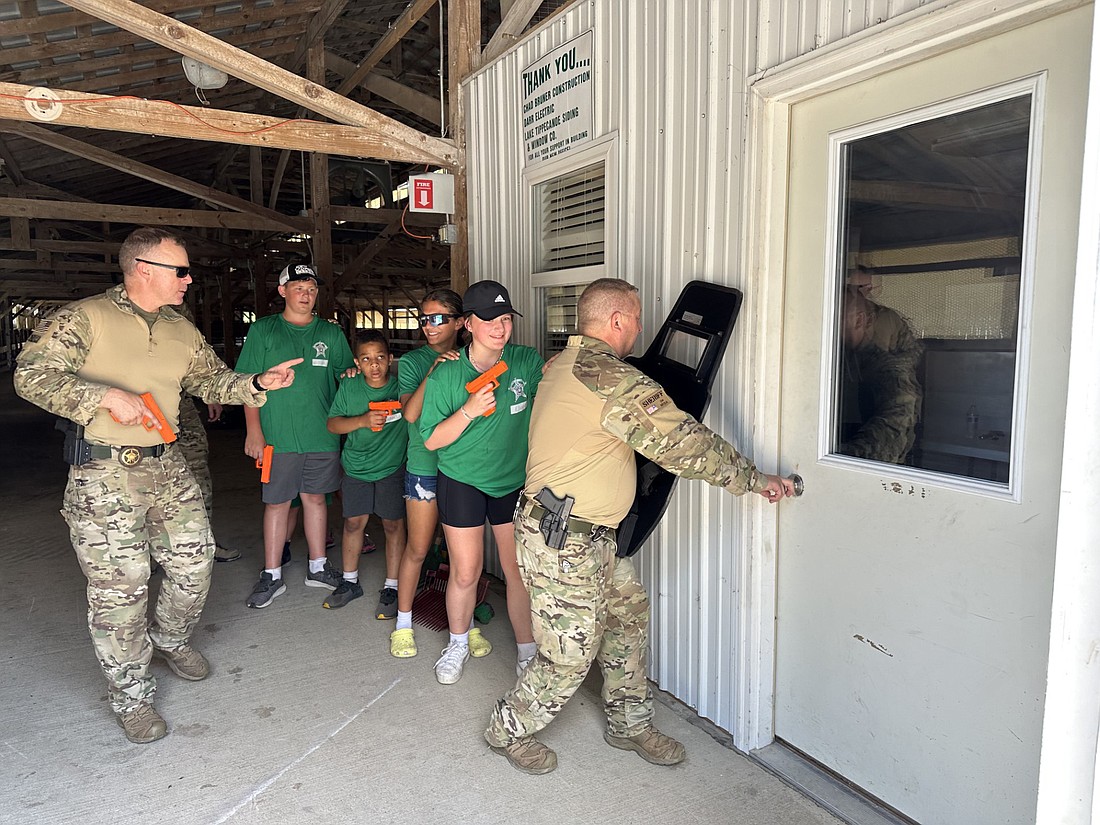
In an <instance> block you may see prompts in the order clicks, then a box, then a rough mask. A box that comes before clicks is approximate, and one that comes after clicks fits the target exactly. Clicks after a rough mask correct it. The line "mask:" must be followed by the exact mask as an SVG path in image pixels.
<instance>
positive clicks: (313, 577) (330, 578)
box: [306, 561, 344, 590]
mask: <svg viewBox="0 0 1100 825" xmlns="http://www.w3.org/2000/svg"><path fill="white" fill-rule="evenodd" d="M343 580H344V575H343V573H341V572H340V571H338V570H337V569H336V568H335V567H333V566H332V565H331V564H329V563H328V562H327V561H326V562H325V566H324V569H322V570H319V571H317V572H316V573H306V587H326V588H328V589H329V590H335V589H336V586H337V585H338V584H340V582H342V581H343Z"/></svg>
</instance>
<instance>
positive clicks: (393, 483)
mask: <svg viewBox="0 0 1100 825" xmlns="http://www.w3.org/2000/svg"><path fill="white" fill-rule="evenodd" d="M341 490H342V494H343V495H342V497H343V499H344V518H355V517H356V516H366V515H370V514H371V513H374V514H375V515H376V516H378V518H384V519H390V520H396V519H399V518H405V498H404V496H403V495H402V493H404V491H405V466H404V465H401V466H400V467H398V468H397V471H396V472H395V473H392V474H391V475H388V476H386V477H385V478H380V479H378V481H361V480H360V479H358V478H352V477H351V476H344V483H343V485H342V487H341Z"/></svg>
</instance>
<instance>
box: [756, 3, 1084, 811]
mask: <svg viewBox="0 0 1100 825" xmlns="http://www.w3.org/2000/svg"><path fill="white" fill-rule="evenodd" d="M1090 22H1091V9H1089V8H1086V9H1080V10H1077V11H1074V12H1070V13H1066V14H1063V15H1060V16H1058V17H1055V18H1052V19H1050V20H1045V21H1041V22H1038V23H1033V24H1032V25H1030V26H1027V27H1025V28H1022V29H1019V30H1016V31H1014V32H1011V33H1008V34H1003V35H1000V36H997V37H993V38H990V39H988V40H984V41H982V42H978V43H973V44H971V45H967V46H966V47H964V48H961V49H958V50H955V51H953V52H949V53H947V54H945V55H941V56H939V57H936V58H933V59H931V60H926V61H923V62H921V63H919V64H916V65H913V66H909V67H906V68H903V69H899V70H895V71H892V72H889V73H887V74H884V75H881V76H878V77H875V78H873V79H870V80H864V81H862V82H860V83H858V84H856V85H853V86H850V87H847V88H845V89H842V90H840V91H834V92H830V93H828V94H826V95H822V96H820V97H817V98H814V99H812V100H809V101H806V102H803V103H799V104H797V105H795V106H794V107H793V108H792V110H791V111H792V117H791V155H790V160H789V163H790V178H789V180H790V189H789V204H788V216H787V220H788V232H787V269H786V275H785V290H786V292H785V295H786V297H785V309H784V343H783V352H784V357H783V365H782V366H783V369H782V400H781V453H782V456H781V461H780V466H783V467H792V468H797V469H798V472H799V473H800V474H801V475H802V476H803V478H804V479H805V482H806V494H805V496H803V498H802V499H800V500H798V501H795V502H790V503H788V504H784V505H783V506H782V512H781V514H780V516H779V533H778V585H777V600H778V602H777V605H778V609H777V627H776V673H775V682H776V684H775V697H776V698H775V701H776V706H775V733H776V736H777V738H779V739H781V740H783V741H785V742H787V743H788V744H790V745H791V746H793V747H795V748H797V749H798V750H800V751H802V752H804V753H805V754H807V755H808V756H809V757H811V758H812V759H814V760H816V761H818V762H820V763H821V764H823V765H824V766H826V767H827V768H829V769H831V770H833V771H835V772H836V773H838V774H840V775H842V776H843V777H845V778H846V779H848V780H849V781H851V782H853V783H854V784H856V785H858V786H859V787H861V788H863V789H864V790H866V791H867V792H868V793H870V794H872V795H873V796H875V797H878V798H879V799H881V800H882V801H884V802H885V803H887V804H888V805H891V806H893V807H894V808H896V809H898V810H899V811H901V812H902V813H904V814H906V815H907V816H909V817H912V818H913V819H915V820H917V821H919V822H921V823H925V825H932V823H965V825H978V824H979V823H996V825H1004V823H1025V822H1033V821H1034V817H1035V800H1036V789H1037V780H1038V763H1039V744H1040V734H1041V724H1042V711H1043V700H1044V681H1045V674H1046V661H1047V642H1048V633H1049V629H1050V608H1051V588H1052V576H1053V553H1054V539H1055V527H1056V519H1057V504H1058V485H1059V481H1058V480H1059V472H1060V459H1061V453H1062V441H1063V426H1064V420H1065V419H1064V414H1065V404H1064V399H1065V395H1066V383H1065V381H1066V378H1065V377H1066V372H1067V366H1068V355H1067V348H1068V339H1069V328H1070V314H1069V313H1070V304H1071V299H1072V295H1071V286H1072V276H1073V261H1074V252H1075V247H1076V232H1075V228H1076V225H1077V220H1076V213H1077V204H1078V199H1079V188H1080V169H1081V156H1082V151H1083V150H1082V144H1083V131H1084V124H1083V117H1084V110H1085V99H1086V90H1087V67H1088V45H1089V44H1088V37H1089V31H1090ZM1014 96H1023V97H1026V98H1027V99H1028V101H1030V107H1031V114H1030V120H1029V122H1028V127H1027V128H1028V146H1029V147H1030V149H1029V151H1030V163H1029V167H1028V172H1027V196H1026V199H1025V200H1026V203H1025V204H1024V206H1023V208H1022V217H1023V230H1022V233H1021V247H1022V249H1019V250H1017V253H1016V254H1018V256H1019V258H1020V260H1021V263H1022V274H1021V275H1020V276H1019V278H1018V279H1017V281H1016V282H1017V283H1018V284H1019V286H1018V289H1019V295H1020V301H1019V308H1018V313H1019V314H1018V319H1019V321H1018V324H1014V327H1015V329H1014V330H1013V332H1012V333H1011V334H1012V336H1013V337H1014V339H1015V341H1014V345H1015V346H1016V347H1017V349H1016V352H1015V361H1014V362H1013V363H1015V373H1014V375H1015V378H1014V381H1015V385H1014V393H1015V394H1014V396H1013V398H1014V401H1013V402H1012V403H1011V404H1010V406H1011V410H1010V413H1009V418H1008V419H1007V423H1006V421H1003V420H999V421H998V422H996V423H995V425H994V426H996V427H998V428H1000V429H999V430H995V429H990V430H989V431H988V433H995V432H998V431H1001V430H1005V431H1007V435H1006V436H1005V438H1004V440H1003V441H999V442H997V441H996V439H997V438H998V437H997V436H995V435H991V436H990V438H991V441H989V442H988V443H987V442H979V441H977V440H975V439H978V438H980V437H981V436H980V435H979V434H978V433H977V429H978V428H983V429H984V427H983V425H981V424H975V420H980V419H979V414H978V413H977V412H975V410H974V408H975V407H976V406H977V405H976V404H973V403H971V404H969V405H966V404H965V401H963V402H961V403H963V404H964V406H963V407H962V408H961V409H962V412H961V413H958V414H957V417H953V416H955V414H954V413H952V414H951V415H950V416H949V419H950V420H949V421H948V425H947V429H951V427H954V426H956V425H957V427H958V429H959V430H960V432H958V433H955V435H954V436H951V437H946V436H945V437H944V438H940V437H939V436H936V439H939V441H950V440H951V438H955V437H956V436H957V439H966V438H969V439H971V442H970V444H969V445H967V444H965V443H964V445H963V446H964V448H965V449H964V452H966V453H968V455H967V457H966V458H965V459H964V460H963V461H964V463H963V464H957V463H956V464H948V465H945V466H947V467H948V468H949V471H948V472H942V471H939V470H936V469H923V468H919V467H913V466H900V465H899V466H895V465H893V464H891V463H882V462H879V461H876V460H867V459H861V458H852V457H849V456H839V455H837V454H836V453H837V452H838V449H839V448H838V443H839V436H837V435H835V433H836V432H837V429H836V428H837V426H838V425H837V423H836V417H835V416H836V415H838V414H839V413H837V412H835V411H836V410H838V409H839V407H840V406H841V405H842V400H841V398H840V391H839V390H837V389H834V384H835V377H836V375H837V374H839V373H840V372H841V369H842V368H841V367H840V366H839V365H840V364H841V359H842V355H841V349H842V344H841V343H840V339H841V334H840V329H841V326H842V324H843V315H844V310H843V308H842V307H841V306H840V302H841V301H842V300H844V297H845V288H844V283H845V280H846V278H850V277H851V275H850V273H851V272H852V271H853V263H854V258H853V249H856V248H859V247H860V244H861V243H862V242H861V240H860V239H859V238H858V237H851V235H852V234H858V233H848V235H845V233H844V231H843V227H844V226H845V225H846V224H845V220H846V218H845V214H843V212H844V210H842V209H840V208H839V207H838V204H839V203H841V202H842V199H843V197H844V194H843V193H844V184H843V182H842V181H843V178H844V174H845V162H844V160H843V159H844V157H845V155H844V151H845V150H844V149H843V147H844V146H845V145H847V144H846V142H845V141H848V140H849V139H851V140H855V139H857V138H858V137H859V136H861V135H865V134H873V133H876V132H877V131H883V130H891V129H899V128H902V127H905V126H906V125H907V124H909V123H911V122H913V121H914V120H916V121H920V120H924V119H929V118H936V117H943V116H945V115H946V116H947V117H951V116H953V115H951V113H952V112H954V111H956V110H960V111H961V110H964V109H973V108H975V107H980V106H982V105H988V104H989V103H990V102H991V101H993V102H995V101H997V100H999V99H1001V98H1005V97H1008V98H1011V97H1014ZM937 106H938V108H937ZM930 107H931V108H930ZM986 131H987V133H988V134H986V135H985V137H986V138H988V139H990V140H992V139H995V137H996V136H995V135H994V134H993V133H994V131H995V130H994V129H992V128H989V129H987V130H986ZM950 138H951V135H950V134H948V133H947V131H946V130H941V134H940V138H939V139H940V140H941V142H942V145H941V148H943V147H946V145H947V144H946V141H948V140H949V139H950ZM944 151H948V150H947V149H946V148H944ZM882 161H883V162H884V163H895V162H898V163H900V160H899V159H898V156H897V155H891V156H889V157H884V158H882ZM994 161H995V159H994ZM990 169H991V170H995V169H996V163H995V162H991V165H990ZM899 188H900V187H899ZM863 196H866V197H868V198H871V197H873V196H871V195H861V197H863ZM843 202H846V201H843ZM869 225H870V224H869V223H868V226H869ZM866 234H870V230H868V232H866V233H865V235H866ZM890 254H892V252H891V250H887V249H881V250H874V251H868V248H866V247H862V248H861V255H862V256H863V259H865V260H877V261H889V260H892V259H891V258H890ZM971 254H973V253H971ZM985 254H986V256H987V257H989V255H990V253H988V252H986V253H985ZM998 254H1002V253H998ZM1004 254H1008V253H1004ZM1004 254H1002V257H1004ZM875 256H878V257H877V258H876V257H875ZM989 259H990V260H993V259H992V258H989ZM997 260H1001V258H998V259H997ZM990 266H991V267H993V266H994V265H993V264H990ZM894 270H901V271H903V272H904V271H905V268H904V267H896V266H895V267H893V268H891V267H889V266H885V265H884V266H882V268H881V271H883V272H888V273H890V274H891V276H892V275H894V274H897V273H895V272H894ZM989 272H990V273H992V275H994V276H995V275H998V274H1003V270H996V269H992V268H991V269H990V270H989ZM1011 278H1012V275H1011V274H1009V276H1008V280H1009V281H1010V280H1011ZM883 280H884V281H885V280H887V276H883ZM1003 282H1008V281H1003ZM964 294H969V293H967V292H966V290H962V291H960V290H957V289H956V290H954V291H953V292H951V293H950V295H949V297H950V296H954V297H951V298H950V300H949V301H948V303H950V302H951V301H954V300H956V299H957V298H958V296H960V295H964ZM943 309H944V311H945V312H946V311H947V309H948V308H947V307H944V308H943ZM1002 337H1003V336H1002ZM931 344H932V342H931V341H929V345H930V346H929V351H928V352H926V353H925V361H926V362H927V363H923V364H922V367H921V370H922V372H921V381H922V382H923V383H925V384H929V386H925V387H923V390H924V395H925V397H924V403H925V404H927V403H928V397H927V396H928V395H929V394H931V393H932V389H931V386H930V383H931V381H932V377H933V375H934V374H935V370H936V369H937V367H935V365H931V366H929V364H930V362H931V361H932V360H934V359H933V358H931V357H930V356H931V355H932V354H933V349H934V347H932V346H931ZM936 345H937V346H939V345H942V342H936ZM974 346H975V344H974V342H963V343H960V344H959V345H958V347H954V348H952V347H953V345H952V346H948V349H950V350H951V351H952V352H957V351H959V350H966V351H969V350H967V348H968V347H970V348H971V349H973V348H974ZM977 349H979V350H980V349H982V346H981V345H977ZM936 357H939V356H938V355H937V356H936ZM953 357H954V356H953ZM967 358H969V356H967ZM951 363H953V364H954V363H957V362H956V361H951ZM968 363H971V364H977V366H971V367H968V368H967V369H971V370H976V371H977V372H975V373H973V374H964V375H963V376H962V379H961V380H962V381H963V382H964V383H965V382H970V381H974V382H979V383H980V381H981V380H982V369H983V367H982V366H981V364H982V363H984V362H982V361H981V359H977V360H974V359H971V360H970V361H969V362H968ZM926 370H931V372H926ZM963 372H964V373H965V370H964V371H963ZM956 384H958V381H956ZM937 392H938V391H937ZM955 392H956V394H959V391H958V387H957V386H956V390H955ZM968 413H969V414H970V415H971V416H972V417H971V420H970V421H969V422H968V421H966V417H967V414H968ZM930 416H931V417H930ZM942 417H943V416H942V415H941V413H940V412H935V414H934V415H933V414H931V413H930V412H929V411H927V410H926V411H925V412H924V415H923V420H922V421H921V423H920V425H919V426H920V427H922V428H923V430H922V431H923V432H924V434H925V436H927V438H925V442H926V443H928V444H932V443H933V441H934V440H935V439H933V437H932V436H934V435H935V433H932V434H931V435H930V434H929V432H930V431H931V430H932V429H934V428H935V427H936V426H940V424H939V423H938V421H937V422H936V423H934V419H937V418H942ZM967 429H969V432H968V433H967V432H965V430H967ZM988 433H986V432H983V433H982V435H986V434H988ZM995 442H996V443H995ZM1008 444H1010V445H1011V446H1007V445H1008ZM936 449H947V448H945V447H942V446H941V447H937V448H936ZM983 451H984V452H983ZM989 451H992V452H991V453H990V455H986V454H985V452H989ZM997 451H1002V452H1003V453H1004V455H1003V456H998V455H994V454H993V453H996V452H997ZM925 455H926V457H927V456H931V455H933V452H932V451H931V450H929V451H926V453H925ZM991 456H992V457H991ZM999 458H1003V459H1004V461H1003V462H1001V463H1000V464H996V463H995V461H996V460H997V459H999ZM944 460H945V461H946V460H948V458H945V459H944ZM950 460H951V461H956V462H957V461H959V460H960V459H958V457H957V456H956V457H955V458H951V459H950ZM983 462H989V463H988V466H989V467H993V468H994V470H995V471H991V472H990V474H989V477H988V478H987V479H985V480H981V479H978V478H974V476H980V475H982V474H983V473H985V470H983V469H981V468H982V467H985V466H987V465H986V464H984V463H983ZM929 466H936V465H935V464H930V465H929ZM960 467H961V469H960ZM975 467H977V468H978V472H973V470H974V469H975ZM998 468H999V469H1003V470H1005V472H1004V473H1000V472H999V470H998Z"/></svg>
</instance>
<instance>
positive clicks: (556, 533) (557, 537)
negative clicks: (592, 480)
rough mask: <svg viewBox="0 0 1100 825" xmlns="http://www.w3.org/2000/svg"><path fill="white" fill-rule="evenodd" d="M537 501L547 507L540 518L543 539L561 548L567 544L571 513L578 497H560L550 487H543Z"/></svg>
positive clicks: (536, 498)
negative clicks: (566, 536) (566, 537)
mask: <svg viewBox="0 0 1100 825" xmlns="http://www.w3.org/2000/svg"><path fill="white" fill-rule="evenodd" d="M535 501H536V502H537V503H538V504H541V505H542V506H543V507H544V508H545V509H546V514H545V515H544V516H543V517H542V518H541V519H539V532H540V533H542V538H543V541H545V542H546V546H547V547H550V548H552V549H554V550H561V549H562V548H563V547H564V546H565V534H566V533H567V532H568V529H567V525H568V523H569V514H570V513H571V512H572V511H573V505H574V504H575V503H576V499H574V498H573V496H569V495H567V496H562V497H561V498H558V497H557V496H556V495H554V493H553V491H551V489H550V488H549V487H543V488H542V489H541V490H539V493H538V495H537V496H535Z"/></svg>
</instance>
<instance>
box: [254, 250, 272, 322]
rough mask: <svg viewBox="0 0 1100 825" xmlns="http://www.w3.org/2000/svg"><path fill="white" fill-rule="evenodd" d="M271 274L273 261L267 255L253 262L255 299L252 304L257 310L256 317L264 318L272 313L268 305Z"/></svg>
mask: <svg viewBox="0 0 1100 825" xmlns="http://www.w3.org/2000/svg"><path fill="white" fill-rule="evenodd" d="M269 274H271V259H270V258H268V256H267V253H264V252H261V253H260V254H259V255H258V256H256V259H255V260H254V261H253V262H252V279H253V282H254V283H253V287H252V290H253V297H252V303H253V306H254V308H255V310H256V317H257V318H262V317H264V316H265V315H267V314H268V313H270V312H271V309H270V307H269V306H268V303H267V278H268V275H269Z"/></svg>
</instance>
